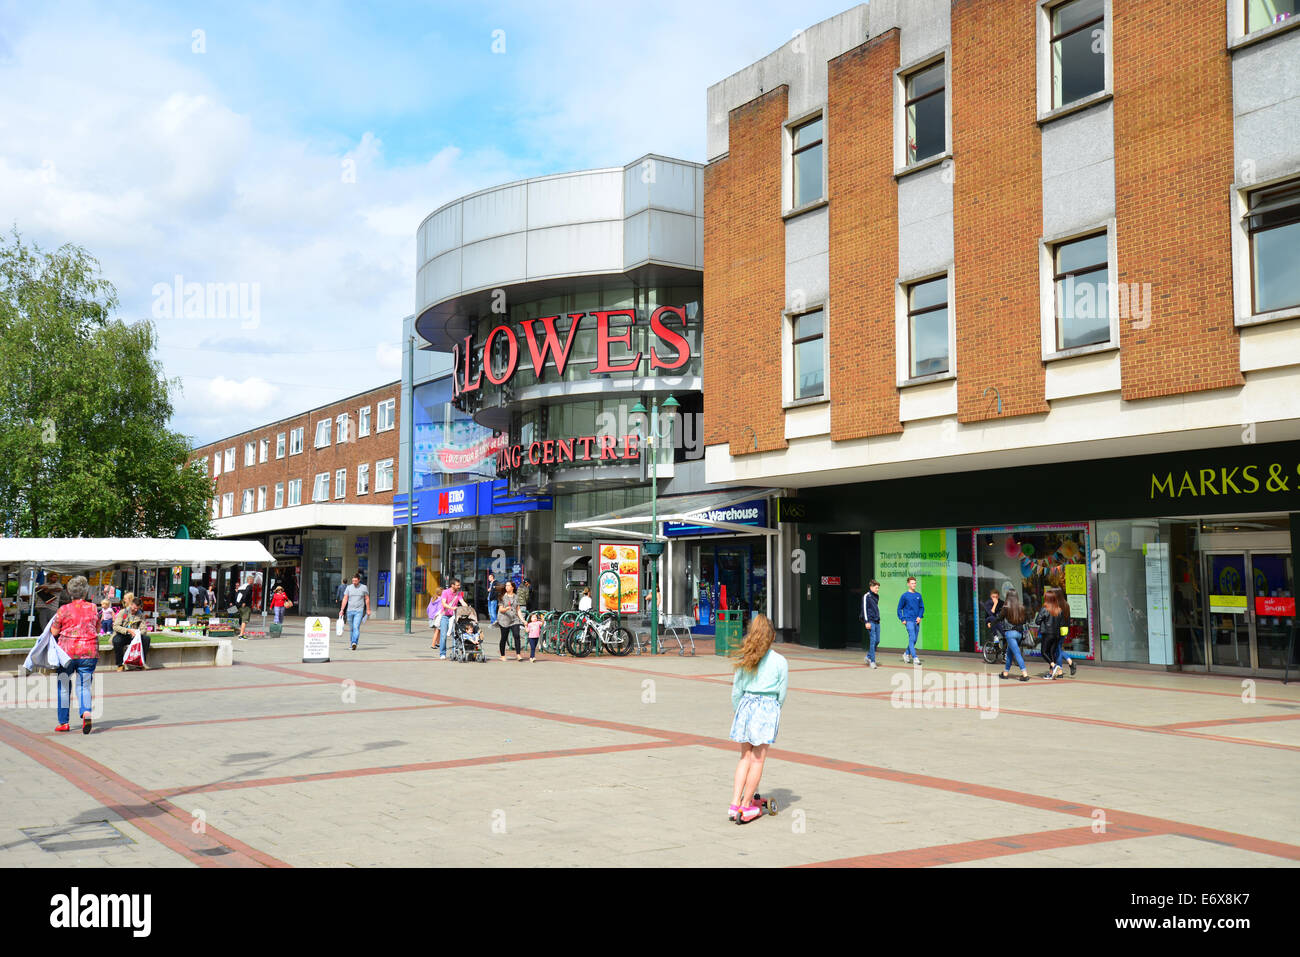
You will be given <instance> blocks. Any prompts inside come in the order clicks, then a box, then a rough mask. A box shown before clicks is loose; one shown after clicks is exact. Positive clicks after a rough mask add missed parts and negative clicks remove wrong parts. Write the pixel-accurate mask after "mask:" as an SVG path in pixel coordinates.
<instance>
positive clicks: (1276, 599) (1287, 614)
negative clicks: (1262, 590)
mask: <svg viewBox="0 0 1300 957" xmlns="http://www.w3.org/2000/svg"><path fill="white" fill-rule="evenodd" d="M1255 614H1257V615H1263V616H1265V617H1268V618H1294V617H1295V599H1294V598H1287V597H1285V596H1282V595H1261V596H1259V597H1258V598H1256V599H1255Z"/></svg>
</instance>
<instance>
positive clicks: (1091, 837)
mask: <svg viewBox="0 0 1300 957" xmlns="http://www.w3.org/2000/svg"><path fill="white" fill-rule="evenodd" d="M1151 836H1152V835H1151V834H1150V833H1149V832H1142V831H1133V830H1129V829H1127V828H1118V827H1112V826H1110V825H1109V824H1108V825H1107V827H1106V830H1105V832H1104V833H1101V834H1094V833H1093V830H1092V828H1091V827H1090V826H1089V827H1063V828H1060V829H1059V830H1055V831H1035V832H1032V833H1029V834H1013V835H1011V836H1010V837H990V838H985V839H983V840H979V841H963V842H961V843H960V844H939V845H936V846H934V847H915V848H908V849H905V850H900V851H885V852H882V853H880V854H863V855H861V856H860V857H841V858H838V859H836V860H833V861H819V862H818V863H816V864H800V865H799V867H939V866H941V865H943V864H962V863H967V862H969V861H986V860H989V859H990V858H994V857H1007V856H1009V855H1011V854H1032V853H1034V852H1035V851H1051V850H1056V849H1058V848H1062V847H1086V846H1087V845H1089V844H1102V843H1105V842H1107V841H1130V840H1133V839H1134V838H1138V837H1151Z"/></svg>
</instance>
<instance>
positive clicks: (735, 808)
mask: <svg viewBox="0 0 1300 957" xmlns="http://www.w3.org/2000/svg"><path fill="white" fill-rule="evenodd" d="M739 813H740V805H739V804H733V805H731V806H730V807H728V808H727V820H728V821H734V820H735V819H736V815H737V814H739Z"/></svg>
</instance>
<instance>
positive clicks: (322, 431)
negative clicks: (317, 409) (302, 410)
mask: <svg viewBox="0 0 1300 957" xmlns="http://www.w3.org/2000/svg"><path fill="white" fill-rule="evenodd" d="M322 426H324V428H322ZM333 433H334V422H333V420H332V419H321V420H320V421H319V422H317V423H316V439H315V441H314V442H313V444H312V447H313V448H317V449H323V448H327V447H328V446H329V444H330V437H331V436H332V435H333ZM322 435H324V437H325V441H324V442H322V441H321V436H322Z"/></svg>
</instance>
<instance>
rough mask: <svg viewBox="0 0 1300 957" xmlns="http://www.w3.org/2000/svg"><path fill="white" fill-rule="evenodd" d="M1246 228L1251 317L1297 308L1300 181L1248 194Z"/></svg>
mask: <svg viewBox="0 0 1300 957" xmlns="http://www.w3.org/2000/svg"><path fill="white" fill-rule="evenodd" d="M1245 224H1246V232H1247V234H1248V235H1249V237H1250V290H1251V302H1252V305H1253V311H1254V313H1255V314H1259V313H1264V312H1273V311H1276V310H1279V309H1291V308H1294V307H1297V306H1300V180H1291V181H1290V182H1288V183H1283V184H1281V185H1280V186H1272V187H1269V188H1268V189H1260V190H1256V191H1255V192H1253V193H1251V194H1250V196H1249V198H1248V200H1247V212H1246V216H1245Z"/></svg>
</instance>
